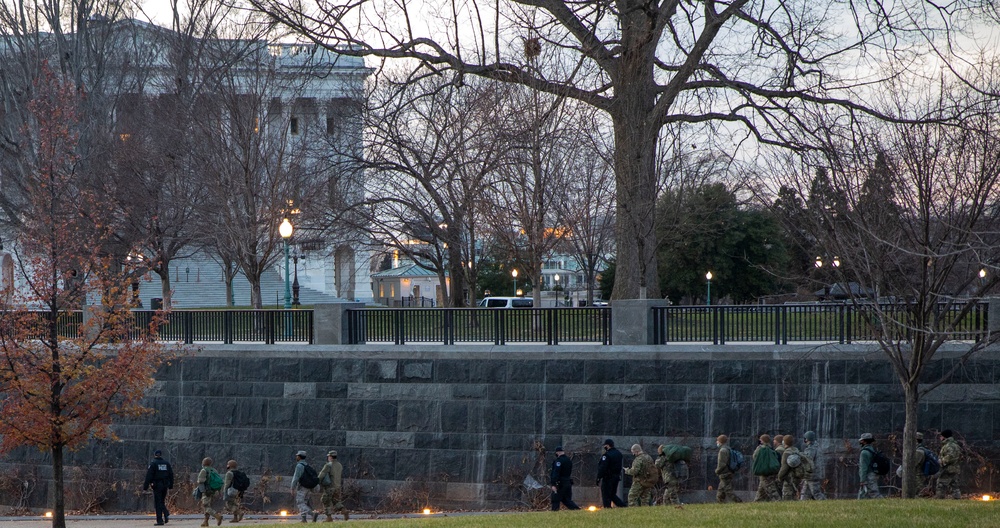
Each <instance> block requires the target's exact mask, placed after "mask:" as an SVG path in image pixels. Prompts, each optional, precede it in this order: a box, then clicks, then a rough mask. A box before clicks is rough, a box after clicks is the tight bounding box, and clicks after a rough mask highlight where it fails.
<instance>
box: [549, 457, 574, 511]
mask: <svg viewBox="0 0 1000 528" xmlns="http://www.w3.org/2000/svg"><path fill="white" fill-rule="evenodd" d="M549 487H550V488H552V494H551V496H550V498H551V501H552V511H559V504H560V503H562V504H565V505H566V509H569V510H579V509H580V507H579V506H577V505H576V503H575V502H573V461H572V460H570V458H569V457H568V456H566V451H564V450H563V448H562V446H559V447H557V448H556V459H555V460H553V461H552V471H550V472H549Z"/></svg>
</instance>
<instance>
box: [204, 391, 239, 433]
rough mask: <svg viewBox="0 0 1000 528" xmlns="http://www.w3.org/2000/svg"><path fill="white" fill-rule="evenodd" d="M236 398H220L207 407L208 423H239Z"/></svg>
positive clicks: (217, 424)
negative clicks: (237, 420)
mask: <svg viewBox="0 0 1000 528" xmlns="http://www.w3.org/2000/svg"><path fill="white" fill-rule="evenodd" d="M236 404H237V403H236V398H220V399H219V400H218V401H215V402H212V405H209V406H208V408H207V411H208V417H207V418H208V423H210V424H212V425H215V426H220V425H237V422H236V420H235V419H236V416H237V414H236Z"/></svg>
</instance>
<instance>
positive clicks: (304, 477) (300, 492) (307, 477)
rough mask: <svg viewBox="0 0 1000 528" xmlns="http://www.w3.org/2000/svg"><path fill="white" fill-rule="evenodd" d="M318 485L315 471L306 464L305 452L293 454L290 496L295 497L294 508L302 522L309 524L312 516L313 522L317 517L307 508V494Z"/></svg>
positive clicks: (317, 515)
mask: <svg viewBox="0 0 1000 528" xmlns="http://www.w3.org/2000/svg"><path fill="white" fill-rule="evenodd" d="M318 484H319V476H318V475H317V474H316V470H315V469H313V468H312V466H310V465H309V464H308V463H307V462H306V452H305V451H299V452H298V453H295V472H294V473H292V496H294V497H295V506H296V507H297V508H298V509H299V518H300V519H302V522H309V516H312V518H313V522H316V518H317V517H319V513H318V512H314V511H313V510H312V507H310V506H309V492H311V491H312V490H313V488H315V487H316V486H317V485H318Z"/></svg>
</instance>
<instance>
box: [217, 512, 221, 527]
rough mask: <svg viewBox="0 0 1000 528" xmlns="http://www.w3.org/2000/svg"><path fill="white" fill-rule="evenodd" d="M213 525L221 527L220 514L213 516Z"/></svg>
mask: <svg viewBox="0 0 1000 528" xmlns="http://www.w3.org/2000/svg"><path fill="white" fill-rule="evenodd" d="M215 525H216V526H222V514H221V513H216V514H215Z"/></svg>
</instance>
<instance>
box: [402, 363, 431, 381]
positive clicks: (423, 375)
mask: <svg viewBox="0 0 1000 528" xmlns="http://www.w3.org/2000/svg"><path fill="white" fill-rule="evenodd" d="M433 379H434V364H433V363H431V362H430V361H403V362H402V373H401V375H400V381H403V382H407V383H419V382H430V381H432V380H433Z"/></svg>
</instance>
